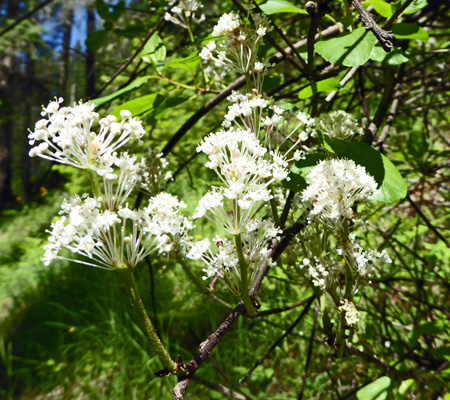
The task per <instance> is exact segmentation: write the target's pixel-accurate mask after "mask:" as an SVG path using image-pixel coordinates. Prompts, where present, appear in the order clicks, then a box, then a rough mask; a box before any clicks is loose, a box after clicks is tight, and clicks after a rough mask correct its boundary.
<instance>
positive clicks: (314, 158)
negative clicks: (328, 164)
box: [295, 153, 326, 169]
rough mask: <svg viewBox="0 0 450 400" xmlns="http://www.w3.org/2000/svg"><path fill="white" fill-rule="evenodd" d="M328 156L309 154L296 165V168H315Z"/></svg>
mask: <svg viewBox="0 0 450 400" xmlns="http://www.w3.org/2000/svg"><path fill="white" fill-rule="evenodd" d="M325 159H326V155H325V154H321V153H313V154H307V155H306V156H305V158H303V159H301V160H298V161H297V162H296V163H295V167H296V168H298V169H300V168H306V167H314V166H316V165H317V164H318V163H319V162H320V161H322V160H325Z"/></svg>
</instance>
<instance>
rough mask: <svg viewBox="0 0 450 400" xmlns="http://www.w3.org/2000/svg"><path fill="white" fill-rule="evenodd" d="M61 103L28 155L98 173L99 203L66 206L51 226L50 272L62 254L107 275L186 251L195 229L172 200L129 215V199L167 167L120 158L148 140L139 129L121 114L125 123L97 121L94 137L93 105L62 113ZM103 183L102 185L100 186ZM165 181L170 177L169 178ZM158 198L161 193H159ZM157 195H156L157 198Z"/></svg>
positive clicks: (166, 197)
mask: <svg viewBox="0 0 450 400" xmlns="http://www.w3.org/2000/svg"><path fill="white" fill-rule="evenodd" d="M62 101H63V100H62V99H59V100H58V101H55V102H51V103H50V104H49V105H48V106H47V107H46V108H44V111H43V113H42V115H43V116H46V115H47V116H48V120H41V121H39V122H38V123H37V124H36V130H35V132H33V133H31V134H30V136H29V137H30V139H31V142H33V143H34V141H36V140H42V141H43V142H42V143H41V144H40V145H38V146H36V147H35V148H33V149H32V150H31V152H30V155H32V156H33V155H39V156H41V157H43V158H47V159H50V160H53V161H58V162H60V163H63V164H68V165H72V166H74V167H78V168H83V169H88V170H91V171H94V172H95V174H94V176H93V177H92V176H91V180H92V181H93V184H94V193H96V197H94V198H92V197H89V196H88V195H84V196H83V197H82V198H80V197H79V196H75V197H73V198H72V199H71V200H70V201H67V200H65V201H64V202H63V205H62V207H61V212H60V215H61V217H60V218H59V219H58V220H57V221H56V222H54V223H53V224H52V225H51V232H50V233H51V236H50V237H49V242H50V243H49V244H47V245H46V246H45V256H44V258H43V260H44V262H45V264H47V265H48V264H49V263H50V262H51V261H52V260H54V259H66V260H68V259H67V258H64V257H62V256H60V255H59V252H60V250H61V249H63V248H67V249H69V250H70V251H72V252H73V253H76V254H79V255H82V256H84V257H87V258H88V259H89V260H88V261H80V260H75V259H74V260H72V261H75V262H79V263H82V264H87V265H91V266H97V267H100V268H105V269H117V268H123V267H124V266H125V265H126V266H129V267H134V266H136V264H137V263H138V262H139V261H141V260H142V259H143V258H144V257H146V256H147V255H148V254H150V253H152V252H154V251H158V252H159V253H168V252H170V251H171V250H172V249H173V248H174V247H175V246H176V245H179V246H180V248H181V250H183V249H186V248H187V246H188V245H187V243H186V241H189V240H190V237H189V235H188V233H187V232H188V230H190V229H192V228H193V225H192V224H191V223H190V222H189V221H188V220H187V219H186V217H183V216H181V215H179V214H178V213H179V211H180V209H182V208H185V207H186V205H185V204H184V203H183V202H181V201H179V200H178V199H177V198H176V197H174V196H172V195H170V194H168V193H164V192H162V193H159V194H157V195H156V196H155V197H152V198H150V200H149V203H148V205H147V207H144V208H142V209H140V210H132V209H130V208H129V207H128V203H127V201H128V199H129V198H130V195H131V194H132V192H133V191H134V190H135V189H144V190H147V191H150V192H151V191H152V189H155V187H157V188H159V182H158V180H161V178H162V170H163V169H164V168H165V167H166V165H167V163H166V161H165V160H163V159H161V157H159V156H154V158H155V159H156V160H152V164H154V165H153V166H154V168H148V167H147V166H146V164H145V162H144V161H141V162H139V161H138V159H137V157H136V156H134V155H130V154H128V152H122V153H118V152H117V151H116V150H118V149H119V148H120V147H121V146H123V145H125V144H126V143H127V142H128V141H129V140H130V139H139V138H141V137H142V135H143V134H144V133H145V131H144V129H143V127H142V124H141V122H140V121H138V120H136V119H134V118H132V117H131V113H130V112H129V111H122V112H121V116H122V122H121V123H118V122H117V119H116V118H115V117H113V116H108V117H106V118H104V119H101V120H100V121H99V124H100V132H99V133H98V134H96V133H94V132H92V127H93V124H94V123H95V121H96V120H97V119H98V114H97V113H95V112H94V111H93V109H94V106H93V105H90V104H81V103H80V104H76V105H75V106H74V107H62V108H60V103H62ZM97 177H100V178H101V179H102V181H103V185H101V184H99V183H97V184H95V182H96V178H97ZM166 177H167V176H166ZM158 191H159V190H158ZM152 193H153V194H156V191H155V192H152Z"/></svg>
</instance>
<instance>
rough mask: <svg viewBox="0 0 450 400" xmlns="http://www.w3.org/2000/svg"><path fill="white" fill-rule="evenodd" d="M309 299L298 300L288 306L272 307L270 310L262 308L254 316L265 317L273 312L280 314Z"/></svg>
mask: <svg viewBox="0 0 450 400" xmlns="http://www.w3.org/2000/svg"><path fill="white" fill-rule="evenodd" d="M308 301H309V298H307V299H305V300H302V301H299V302H297V303H294V304H289V305H288V306H284V307H279V308H272V309H270V310H264V311H260V312H259V313H258V314H257V315H256V316H255V318H261V317H266V316H267V315H273V314H280V313H282V312H284V311H290V310H293V309H294V308H297V307H300V306H302V305H303V304H306V303H307V302H308Z"/></svg>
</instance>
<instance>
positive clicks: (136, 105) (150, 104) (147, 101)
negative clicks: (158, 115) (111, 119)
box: [111, 93, 164, 118]
mask: <svg viewBox="0 0 450 400" xmlns="http://www.w3.org/2000/svg"><path fill="white" fill-rule="evenodd" d="M163 100H164V97H163V96H161V95H160V94H158V93H152V94H148V95H146V96H142V97H138V98H137V99H133V100H131V101H127V102H126V103H123V104H121V105H120V106H119V107H117V108H115V109H114V110H113V112H112V113H111V115H114V116H116V117H117V118H120V111H122V110H128V111H130V112H131V114H133V116H135V117H137V116H142V115H144V114H148V113H150V112H152V111H154V110H156V109H157V107H158V106H159V105H160V104H161V103H162V102H163Z"/></svg>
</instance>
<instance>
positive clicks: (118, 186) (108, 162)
mask: <svg viewBox="0 0 450 400" xmlns="http://www.w3.org/2000/svg"><path fill="white" fill-rule="evenodd" d="M92 169H93V170H95V171H96V172H97V174H98V175H99V176H101V177H102V178H103V188H104V200H105V202H106V203H107V206H108V209H110V210H113V209H115V208H117V207H120V206H122V205H123V204H124V203H125V201H126V200H127V199H128V197H129V196H130V194H131V193H132V191H133V190H134V189H135V188H143V189H145V188H147V186H148V185H147V179H148V175H149V174H148V172H147V171H146V165H145V162H144V161H141V162H138V161H137V157H136V156H130V155H129V154H128V153H127V152H125V153H121V154H119V155H118V154H117V152H114V153H113V154H109V153H106V154H104V155H103V157H101V159H100V160H99V161H98V164H96V165H93V166H92ZM117 170H118V171H117Z"/></svg>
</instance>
